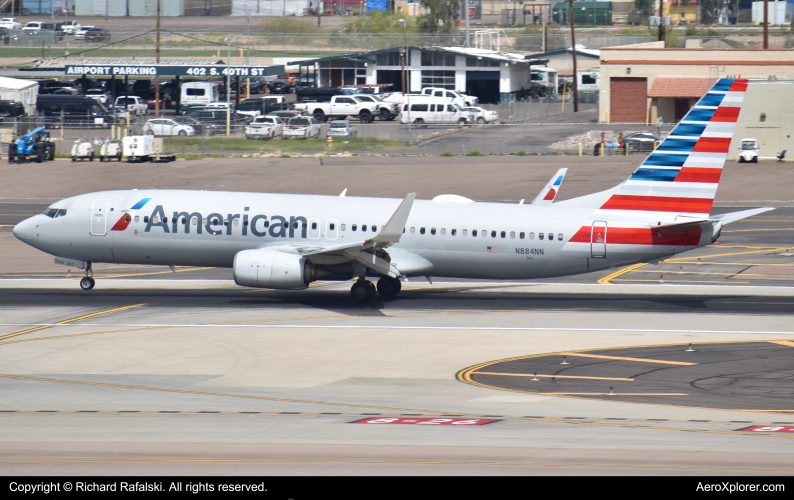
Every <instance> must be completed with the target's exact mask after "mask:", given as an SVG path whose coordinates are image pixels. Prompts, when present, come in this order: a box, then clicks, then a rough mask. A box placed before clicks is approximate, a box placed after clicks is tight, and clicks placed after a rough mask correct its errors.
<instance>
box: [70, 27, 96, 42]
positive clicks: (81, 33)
mask: <svg viewBox="0 0 794 500" xmlns="http://www.w3.org/2000/svg"><path fill="white" fill-rule="evenodd" d="M94 28H96V26H82V27H81V28H80V29H79V30H77V31H75V32H74V39H75V40H83V39H85V34H86V32H88V30H90V29H94Z"/></svg>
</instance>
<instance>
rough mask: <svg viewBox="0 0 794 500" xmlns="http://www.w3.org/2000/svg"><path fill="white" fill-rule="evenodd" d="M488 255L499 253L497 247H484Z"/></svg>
mask: <svg viewBox="0 0 794 500" xmlns="http://www.w3.org/2000/svg"><path fill="white" fill-rule="evenodd" d="M485 249H486V250H487V251H488V253H499V247H485Z"/></svg>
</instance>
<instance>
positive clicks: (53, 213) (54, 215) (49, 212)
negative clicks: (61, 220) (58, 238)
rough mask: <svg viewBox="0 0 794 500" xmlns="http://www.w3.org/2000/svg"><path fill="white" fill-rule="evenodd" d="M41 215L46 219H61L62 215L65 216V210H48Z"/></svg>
mask: <svg viewBox="0 0 794 500" xmlns="http://www.w3.org/2000/svg"><path fill="white" fill-rule="evenodd" d="M43 214H44V215H46V216H47V217H50V218H52V219H55V218H57V217H63V216H64V215H66V209H65V208H48V209H47V210H45V211H44V212H43Z"/></svg>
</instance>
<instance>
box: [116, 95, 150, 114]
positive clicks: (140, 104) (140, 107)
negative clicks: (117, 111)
mask: <svg viewBox="0 0 794 500" xmlns="http://www.w3.org/2000/svg"><path fill="white" fill-rule="evenodd" d="M115 105H116V107H119V108H127V111H130V112H132V114H134V115H138V116H146V115H148V114H149V105H148V104H146V101H144V100H143V97H138V96H134V95H130V96H121V97H117V98H116V103H115Z"/></svg>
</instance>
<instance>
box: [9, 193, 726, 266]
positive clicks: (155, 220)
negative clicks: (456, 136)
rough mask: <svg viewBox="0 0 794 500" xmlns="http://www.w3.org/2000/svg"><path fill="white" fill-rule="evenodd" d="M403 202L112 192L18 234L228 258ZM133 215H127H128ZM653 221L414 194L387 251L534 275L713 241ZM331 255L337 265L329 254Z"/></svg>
mask: <svg viewBox="0 0 794 500" xmlns="http://www.w3.org/2000/svg"><path fill="white" fill-rule="evenodd" d="M147 198H148V199H149V200H148V201H145V202H144V200H146V199H147ZM400 202H401V200H399V199H386V198H357V197H339V196H314V195H288V194H263V193H235V192H208V191H169V190H165V191H164V190H132V191H106V192H99V193H90V194H85V195H80V196H75V197H72V198H68V199H65V200H62V201H60V202H58V203H55V204H53V205H52V206H51V208H53V209H56V208H57V209H60V210H66V214H65V215H62V216H57V217H49V216H47V215H43V214H42V215H37V216H34V217H32V218H30V219H27V220H26V221H23V222H22V223H20V224H19V225H18V226H17V227H16V228H15V229H14V234H15V235H16V236H17V237H18V238H20V239H21V240H22V241H24V242H25V243H28V244H30V245H31V246H34V247H36V248H38V249H40V250H42V251H45V252H47V253H50V254H53V255H55V256H58V257H66V258H70V259H77V260H83V261H89V262H106V263H119V264H121V263H124V264H155V265H175V266H206V267H232V266H233V262H234V258H235V254H237V252H240V251H242V250H250V249H256V248H262V247H283V246H285V245H292V246H300V245H309V246H312V245H314V246H334V245H340V244H346V243H356V242H359V241H360V242H362V243H363V242H364V241H366V240H367V239H371V238H374V237H375V236H376V235H377V234H378V231H380V230H381V229H382V228H383V226H384V224H386V223H387V222H388V221H389V218H390V217H391V216H392V214H393V213H394V212H395V210H396V209H397V207H398V206H399V205H400ZM127 216H128V217H129V221H130V222H129V223H125V222H124V219H125V218H126V217H127ZM163 218H166V219H167V221H165V222H164V221H163ZM656 218H657V217H656V216H654V221H648V220H646V219H647V216H646V217H643V218H638V217H637V216H628V215H623V214H619V213H617V214H614V215H608V216H605V214H604V213H603V212H599V213H596V211H595V210H593V209H589V208H576V207H570V206H560V205H546V206H537V205H518V204H505V203H481V202H478V203H474V202H470V203H439V202H436V201H426V200H416V201H415V202H414V204H413V207H412V209H411V212H410V216H409V217H408V222H407V224H406V225H405V232H404V234H403V235H402V237H401V238H400V241H399V242H398V243H396V244H394V245H392V246H390V247H388V248H387V249H386V250H387V251H388V253H389V255H390V256H391V261H392V264H393V265H394V266H395V267H396V268H397V269H399V270H400V272H401V273H402V274H403V275H405V276H412V275H414V276H415V275H419V276H443V277H459V278H486V279H530V278H539V277H548V276H561V275H570V274H578V273H584V272H589V271H594V270H599V269H605V268H609V267H613V266H619V265H624V264H629V263H633V262H637V261H640V260H653V259H656V258H660V257H662V256H665V255H671V254H674V253H678V252H682V251H685V250H689V249H692V248H695V247H698V246H702V245H706V244H709V243H710V242H711V241H712V237H713V234H714V232H715V227H714V226H713V225H712V224H710V223H706V224H701V225H699V226H695V227H694V229H695V230H696V233H692V234H689V233H687V232H683V233H681V232H680V231H679V234H678V235H673V236H665V235H662V234H661V233H659V235H658V236H659V238H658V239H657V238H656V233H655V232H654V233H653V235H654V236H653V238H651V237H650V236H649V235H650V233H651V231H654V230H653V229H651V226H655V225H656V224H657V221H656ZM601 221H604V222H605V223H604V222H601ZM304 224H305V225H304ZM285 225H286V226H288V227H285ZM604 227H606V228H607V229H606V230H605V229H604ZM354 228H355V229H354ZM364 228H366V229H364ZM626 228H633V229H631V230H630V231H629V230H627V229H626ZM621 230H622V232H621ZM602 231H603V232H604V234H603V235H602ZM609 231H615V232H614V234H615V238H618V239H617V240H615V242H614V243H613V241H612V239H613V238H612V236H611V234H613V233H609ZM638 231H639V233H641V235H645V236H643V237H645V240H647V241H640V240H642V238H640V239H637V236H636V235H635V236H630V237H626V236H620V235H621V234H628V233H629V232H630V233H631V234H635V233H637V232H638ZM689 231H692V228H690V229H689ZM646 233H647V234H646ZM475 234H476V236H475ZM541 234H542V235H543V238H542V239H541V238H540V235H541ZM608 234H610V236H607V235H608ZM682 235H687V236H682ZM620 238H624V239H622V240H621V239H620ZM626 238H628V239H626ZM665 238H666V239H665ZM670 238H672V239H670ZM651 239H654V241H653V242H651V241H650V240H651ZM658 243H664V244H658ZM416 256H418V257H419V259H417V258H416ZM320 260H321V259H320ZM325 263H327V264H335V263H336V262H334V259H333V258H329V259H328V260H327V262H325Z"/></svg>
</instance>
